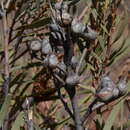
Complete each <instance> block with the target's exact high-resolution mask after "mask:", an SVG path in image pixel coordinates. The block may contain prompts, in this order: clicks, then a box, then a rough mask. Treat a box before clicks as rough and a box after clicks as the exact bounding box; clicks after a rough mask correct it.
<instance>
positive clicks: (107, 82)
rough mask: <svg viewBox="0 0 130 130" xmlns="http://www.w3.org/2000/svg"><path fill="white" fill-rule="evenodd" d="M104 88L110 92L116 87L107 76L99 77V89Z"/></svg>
mask: <svg viewBox="0 0 130 130" xmlns="http://www.w3.org/2000/svg"><path fill="white" fill-rule="evenodd" d="M105 87H107V88H109V89H111V90H112V89H113V88H114V87H116V85H115V83H114V82H113V81H112V80H111V79H110V78H109V76H107V75H104V76H102V77H101V83H100V88H105Z"/></svg>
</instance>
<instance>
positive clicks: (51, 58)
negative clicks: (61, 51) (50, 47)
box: [48, 54, 58, 68]
mask: <svg viewBox="0 0 130 130" xmlns="http://www.w3.org/2000/svg"><path fill="white" fill-rule="evenodd" d="M48 63H49V67H51V68H55V67H57V65H58V59H57V56H56V55H54V54H51V55H50V56H49V60H48Z"/></svg>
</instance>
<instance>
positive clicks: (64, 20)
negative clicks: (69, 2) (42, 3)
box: [62, 12, 72, 25]
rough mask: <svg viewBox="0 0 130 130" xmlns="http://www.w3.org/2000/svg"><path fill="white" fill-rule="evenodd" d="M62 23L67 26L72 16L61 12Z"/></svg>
mask: <svg viewBox="0 0 130 130" xmlns="http://www.w3.org/2000/svg"><path fill="white" fill-rule="evenodd" d="M62 21H63V23H64V24H65V25H69V24H71V22H72V16H71V15H70V14H69V13H67V12H63V13H62Z"/></svg>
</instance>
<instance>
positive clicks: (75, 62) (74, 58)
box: [71, 56, 78, 69]
mask: <svg viewBox="0 0 130 130" xmlns="http://www.w3.org/2000/svg"><path fill="white" fill-rule="evenodd" d="M71 65H72V67H73V68H74V69H76V67H77V65H78V60H77V58H76V56H73V57H72V59H71Z"/></svg>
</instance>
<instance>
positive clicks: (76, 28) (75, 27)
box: [71, 18, 86, 35]
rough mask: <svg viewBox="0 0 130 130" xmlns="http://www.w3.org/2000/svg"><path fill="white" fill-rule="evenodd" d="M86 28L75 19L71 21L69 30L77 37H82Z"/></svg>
mask: <svg viewBox="0 0 130 130" xmlns="http://www.w3.org/2000/svg"><path fill="white" fill-rule="evenodd" d="M85 28H86V26H85V25H84V24H83V23H81V22H79V21H78V20H77V19H76V18H75V19H73V21H72V23H71V30H72V31H73V32H74V33H76V34H78V35H82V34H83V33H84V30H85Z"/></svg>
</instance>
